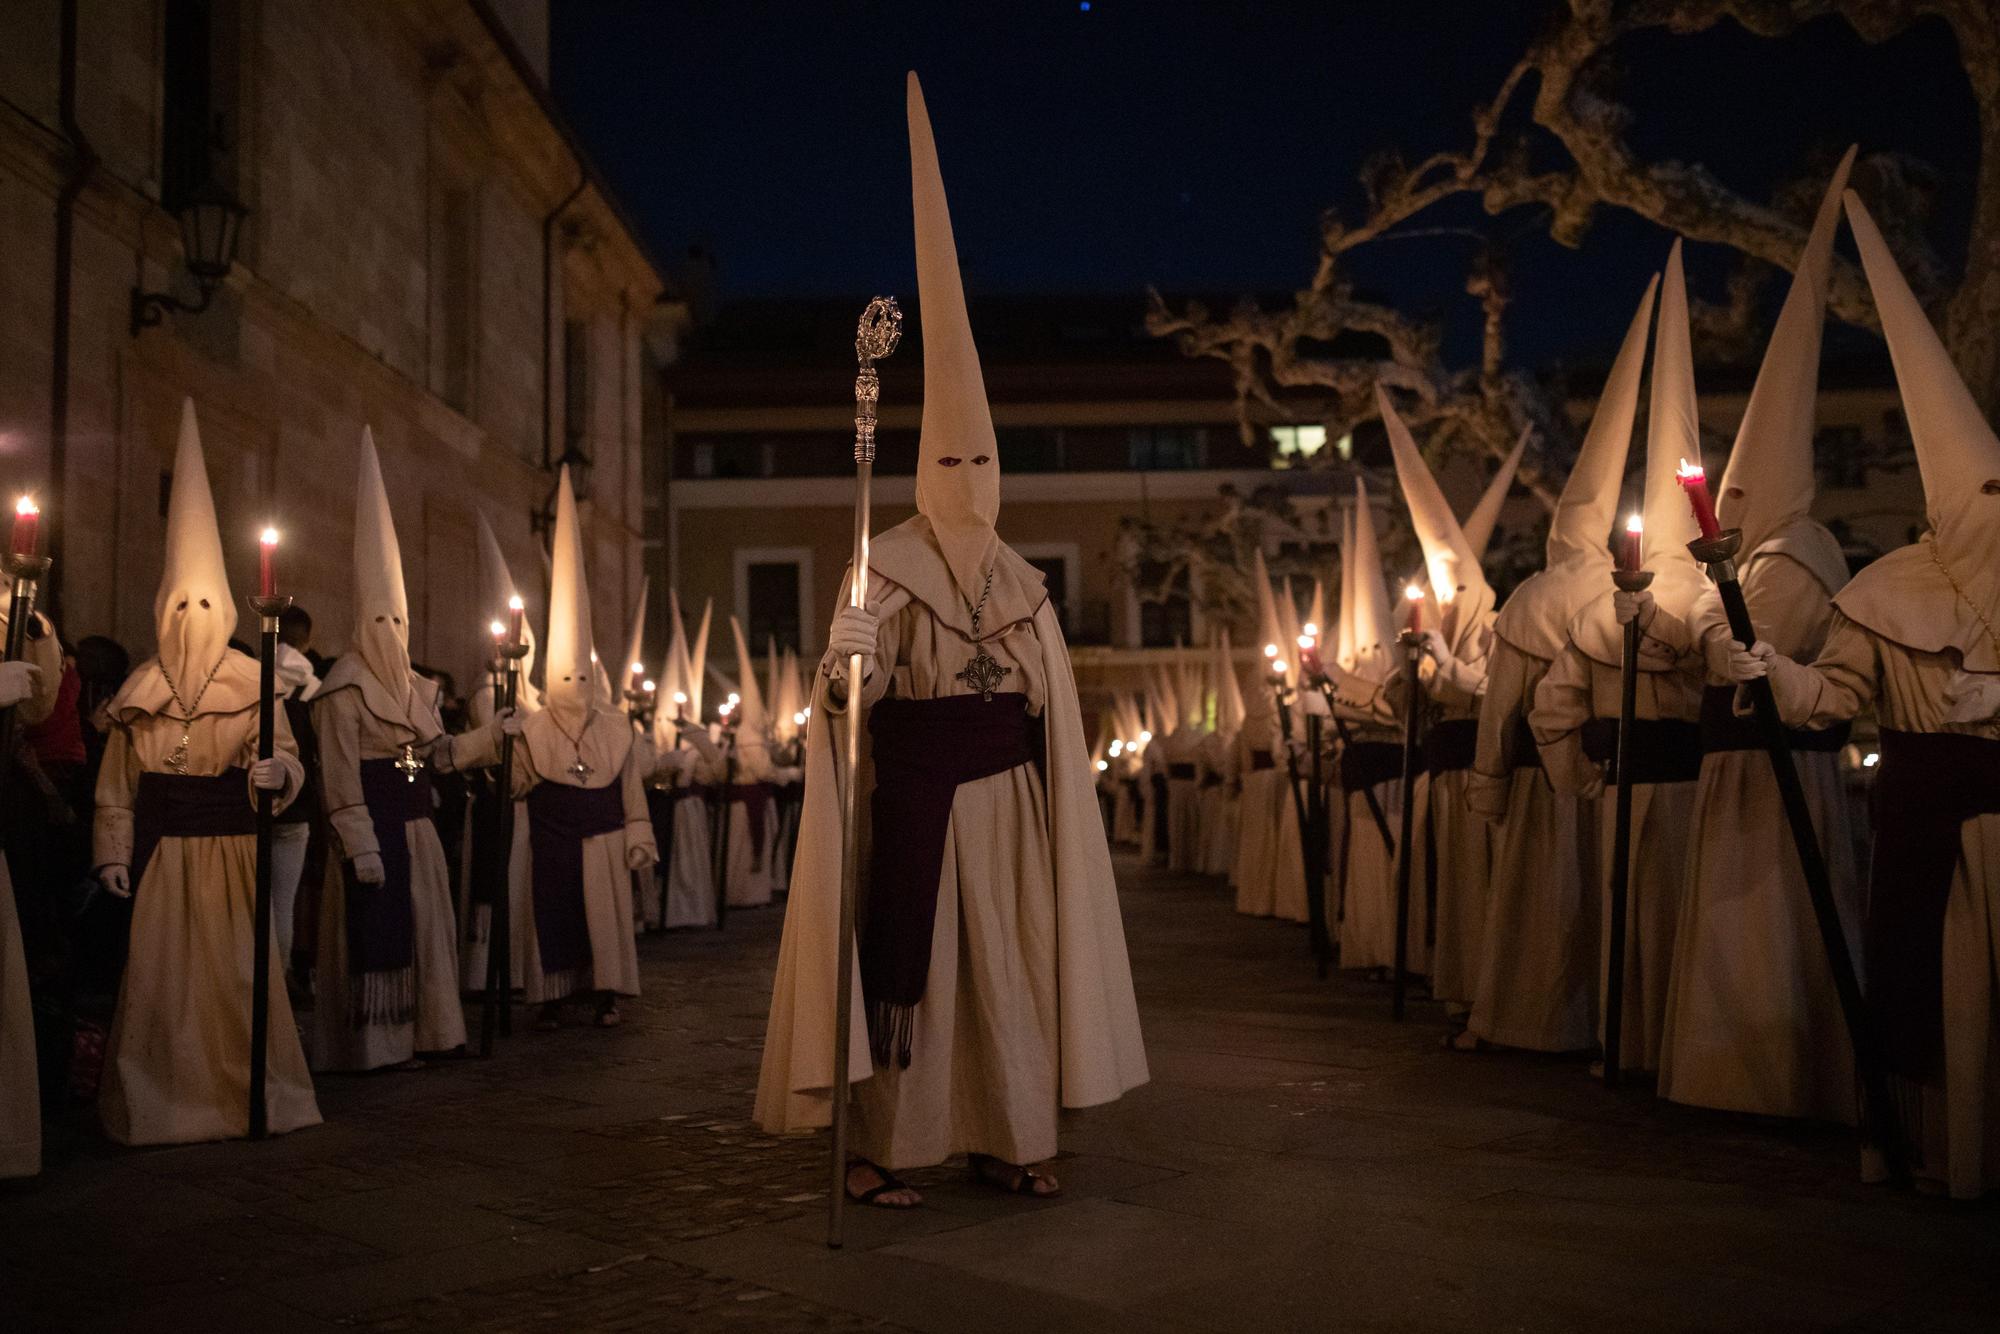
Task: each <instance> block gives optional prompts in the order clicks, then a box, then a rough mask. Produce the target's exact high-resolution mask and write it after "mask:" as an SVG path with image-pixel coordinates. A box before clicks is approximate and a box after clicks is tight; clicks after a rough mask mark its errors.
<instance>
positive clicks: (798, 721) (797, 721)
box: [792, 713, 806, 727]
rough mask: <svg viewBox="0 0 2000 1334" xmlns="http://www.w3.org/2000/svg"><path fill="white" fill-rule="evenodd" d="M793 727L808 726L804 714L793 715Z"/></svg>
mask: <svg viewBox="0 0 2000 1334" xmlns="http://www.w3.org/2000/svg"><path fill="white" fill-rule="evenodd" d="M792 725H793V726H794V727H804V726H805V725H806V716H805V714H804V713H795V714H793V715H792Z"/></svg>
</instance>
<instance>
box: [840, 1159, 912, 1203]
mask: <svg viewBox="0 0 2000 1334" xmlns="http://www.w3.org/2000/svg"><path fill="white" fill-rule="evenodd" d="M857 1167H865V1168H867V1169H868V1170H869V1171H871V1172H873V1173H874V1174H875V1175H876V1177H877V1178H879V1184H877V1185H873V1186H870V1187H869V1188H868V1189H867V1190H864V1191H862V1192H861V1193H860V1194H858V1195H857V1194H856V1193H855V1192H854V1189H853V1187H851V1186H847V1185H845V1184H844V1183H843V1186H842V1189H844V1190H846V1191H847V1198H848V1199H850V1200H853V1201H854V1202H855V1203H856V1204H873V1203H875V1201H876V1200H877V1199H878V1198H880V1197H881V1196H883V1195H886V1194H888V1193H889V1192H890V1191H892V1190H908V1189H909V1186H908V1185H907V1184H905V1183H904V1182H903V1181H902V1180H901V1179H900V1178H898V1177H897V1176H896V1174H895V1173H894V1172H891V1171H890V1170H889V1169H888V1168H886V1167H883V1166H882V1165H881V1164H879V1163H871V1162H869V1161H868V1160H867V1159H866V1158H856V1159H855V1160H854V1161H853V1162H851V1163H849V1164H848V1165H847V1170H848V1171H849V1172H850V1173H851V1172H853V1171H854V1169H855V1168H857Z"/></svg>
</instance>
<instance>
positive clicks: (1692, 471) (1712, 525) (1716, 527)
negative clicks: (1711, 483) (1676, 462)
mask: <svg viewBox="0 0 2000 1334" xmlns="http://www.w3.org/2000/svg"><path fill="white" fill-rule="evenodd" d="M1674 480H1675V481H1677V482H1679V483H1680V484H1681V487H1682V489H1683V490H1685V491H1686V492H1687V497H1688V504H1690V505H1692V506H1693V507H1694V521H1695V522H1696V523H1697V524H1699V525H1700V526H1701V535H1702V539H1703V540H1704V541H1710V540H1713V539H1714V538H1715V537H1716V535H1717V534H1719V533H1720V532H1721V531H1722V525H1721V524H1719V523H1717V522H1716V521H1715V502H1714V501H1712V500H1710V499H1709V498H1708V474H1707V473H1705V472H1703V471H1702V468H1701V465H1700V464H1699V463H1689V462H1688V461H1687V460H1686V459H1682V460H1681V466H1680V467H1679V468H1677V469H1675V470H1674Z"/></svg>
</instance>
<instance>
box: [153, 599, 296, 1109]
mask: <svg viewBox="0 0 2000 1334" xmlns="http://www.w3.org/2000/svg"><path fill="white" fill-rule="evenodd" d="M249 602H250V610H251V611H253V612H255V613H256V615H257V618H258V624H259V626H260V628H261V630H262V635H261V638H260V639H259V641H258V661H257V758H258V759H259V760H260V761H261V760H268V759H271V758H272V757H273V756H275V755H276V754H277V730H278V720H277V713H278V617H279V615H281V614H282V613H283V612H284V610H285V608H287V607H289V606H291V605H292V600H291V598H289V597H286V596H284V595H282V594H278V593H264V594H259V595H257V596H256V597H253V598H251V599H249ZM276 795H277V794H276V793H274V792H272V791H270V790H269V789H268V788H262V787H260V788H258V789H257V898H256V909H255V913H254V918H255V923H256V932H257V937H256V944H255V945H254V946H253V947H252V950H251V958H252V963H251V974H250V1138H251V1139H263V1138H264V1137H265V1136H266V1135H268V1134H269V1133H270V1120H269V1107H268V1104H267V1101H266V1099H265V1096H264V1091H265V1086H266V1084H267V1083H268V1082H269V1068H270V1049H271V935H272V931H271V843H272V831H273V829H274V827H275V814H274V808H275V805H276V801H275V798H276ZM133 888H134V889H136V888H138V886H136V885H135V886H133Z"/></svg>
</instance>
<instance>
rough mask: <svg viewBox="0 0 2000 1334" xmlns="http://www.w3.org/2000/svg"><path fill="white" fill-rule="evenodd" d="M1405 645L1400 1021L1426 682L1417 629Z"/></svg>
mask: <svg viewBox="0 0 2000 1334" xmlns="http://www.w3.org/2000/svg"><path fill="white" fill-rule="evenodd" d="M1397 642H1398V643H1400V644H1401V645H1402V646H1403V810H1402V833H1401V836H1400V837H1398V838H1397V840H1396V844H1395V847H1396V851H1395V853H1394V856H1395V858H1396V955H1395V958H1396V968H1395V978H1394V982H1393V984H1392V987H1391V992H1390V1000H1389V1013H1390V1015H1391V1016H1392V1017H1393V1018H1394V1019H1396V1021H1397V1022H1399V1023H1400V1022H1401V1021H1402V1018H1403V1014H1404V1010H1405V1009H1406V1007H1407V1004H1408V999H1409V997H1408V993H1409V985H1410V858H1411V857H1412V855H1413V854H1414V853H1415V851H1416V840H1415V838H1414V836H1413V831H1414V828H1415V821H1416V817H1417V772H1418V770H1419V769H1420V768H1421V767H1422V764H1423V731H1422V729H1423V712H1424V711H1423V701H1424V694H1423V682H1422V681H1420V680H1419V679H1418V674H1417V667H1418V663H1419V660H1420V659H1421V658H1422V657H1423V649H1424V641H1423V637H1422V636H1421V635H1419V634H1417V633H1416V632H1415V631H1414V630H1405V631H1403V632H1402V633H1401V634H1400V635H1398V636H1397Z"/></svg>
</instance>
